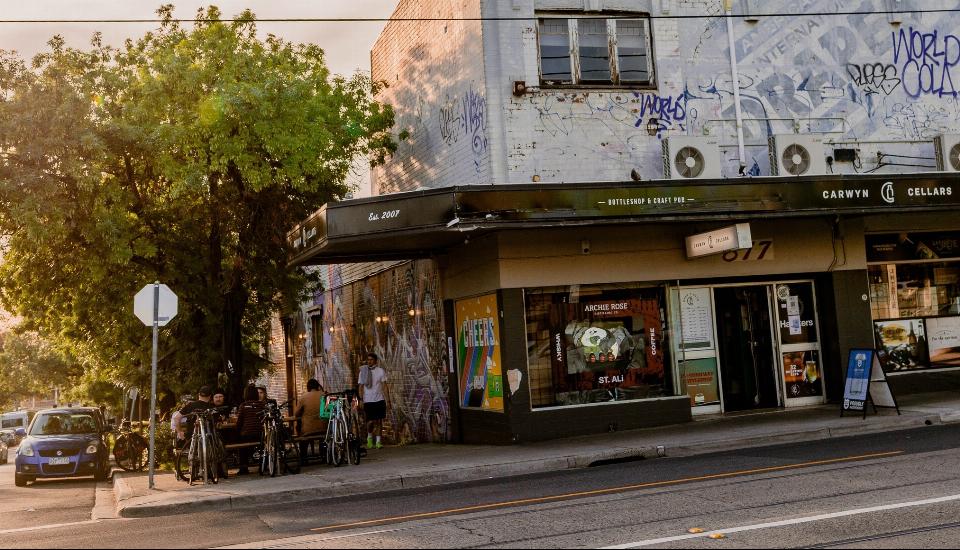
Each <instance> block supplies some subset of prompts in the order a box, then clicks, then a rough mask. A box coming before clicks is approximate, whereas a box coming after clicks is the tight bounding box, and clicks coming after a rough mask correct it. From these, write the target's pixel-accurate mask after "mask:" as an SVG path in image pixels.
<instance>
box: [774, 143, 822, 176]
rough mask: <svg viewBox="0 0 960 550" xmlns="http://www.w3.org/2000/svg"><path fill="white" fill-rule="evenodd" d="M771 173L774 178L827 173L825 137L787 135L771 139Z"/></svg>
mask: <svg viewBox="0 0 960 550" xmlns="http://www.w3.org/2000/svg"><path fill="white" fill-rule="evenodd" d="M770 171H771V173H772V174H773V175H774V176H819V175H823V174H826V173H827V155H826V153H825V151H824V147H823V137H821V136H818V135H809V134H804V135H795V134H785V135H778V136H772V137H771V138H770Z"/></svg>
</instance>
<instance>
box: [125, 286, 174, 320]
mask: <svg viewBox="0 0 960 550" xmlns="http://www.w3.org/2000/svg"><path fill="white" fill-rule="evenodd" d="M157 286H159V287H160V288H159V294H160V296H159V298H160V299H159V302H158V307H157V312H156V313H157V325H158V326H161V327H163V326H166V325H167V323H169V322H170V320H171V319H173V318H174V317H176V316H177V295H176V294H174V293H173V291H172V290H170V287H168V286H167V285H147V286H145V287H143V289H142V290H141V291H140V292H138V293H137V295H136V296H134V298H133V314H134V315H136V316H137V318H138V319H140V320H141V321H143V324H145V325H147V326H148V327H151V326H153V314H154V311H153V304H154V291H155V290H154V289H155V287H157Z"/></svg>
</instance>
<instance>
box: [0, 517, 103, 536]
mask: <svg viewBox="0 0 960 550" xmlns="http://www.w3.org/2000/svg"><path fill="white" fill-rule="evenodd" d="M94 523H100V520H98V519H88V520H87V521H74V522H71V523H54V524H50V525H37V526H36V527H21V528H19V529H4V530H3V531H0V535H6V534H9V533H27V532H29V531H42V530H44V529H59V528H60V527H72V526H74V525H91V524H94Z"/></svg>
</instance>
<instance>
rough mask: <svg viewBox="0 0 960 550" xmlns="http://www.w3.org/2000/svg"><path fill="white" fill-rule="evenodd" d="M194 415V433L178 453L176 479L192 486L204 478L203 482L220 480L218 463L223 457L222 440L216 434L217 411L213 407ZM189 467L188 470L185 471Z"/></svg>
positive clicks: (224, 452)
mask: <svg viewBox="0 0 960 550" xmlns="http://www.w3.org/2000/svg"><path fill="white" fill-rule="evenodd" d="M187 417H193V418H194V419H195V420H194V426H193V435H192V436H191V438H190V443H189V444H188V445H187V446H186V447H185V451H184V450H181V451H180V453H178V454H177V462H176V466H175V468H176V478H177V479H179V480H182V481H186V482H188V483H189V484H190V485H193V484H194V482H196V481H197V480H199V479H203V483H204V485H206V484H208V483H219V482H220V465H221V464H222V463H223V461H224V458H225V456H226V450H225V449H224V447H223V441H221V439H220V436H219V435H218V434H217V429H216V421H217V419H218V418H219V417H220V413H219V412H218V411H216V410H214V409H207V410H203V411H197V412H195V413H191V414H189V415H187ZM188 468H189V470H188Z"/></svg>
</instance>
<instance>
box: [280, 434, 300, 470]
mask: <svg viewBox="0 0 960 550" xmlns="http://www.w3.org/2000/svg"><path fill="white" fill-rule="evenodd" d="M280 449H281V454H282V459H283V473H284V474H299V473H300V448H299V446H298V445H297V444H296V443H295V442H294V441H293V438H291V437H290V434H287V433H284V438H283V445H282V446H281V447H280Z"/></svg>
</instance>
